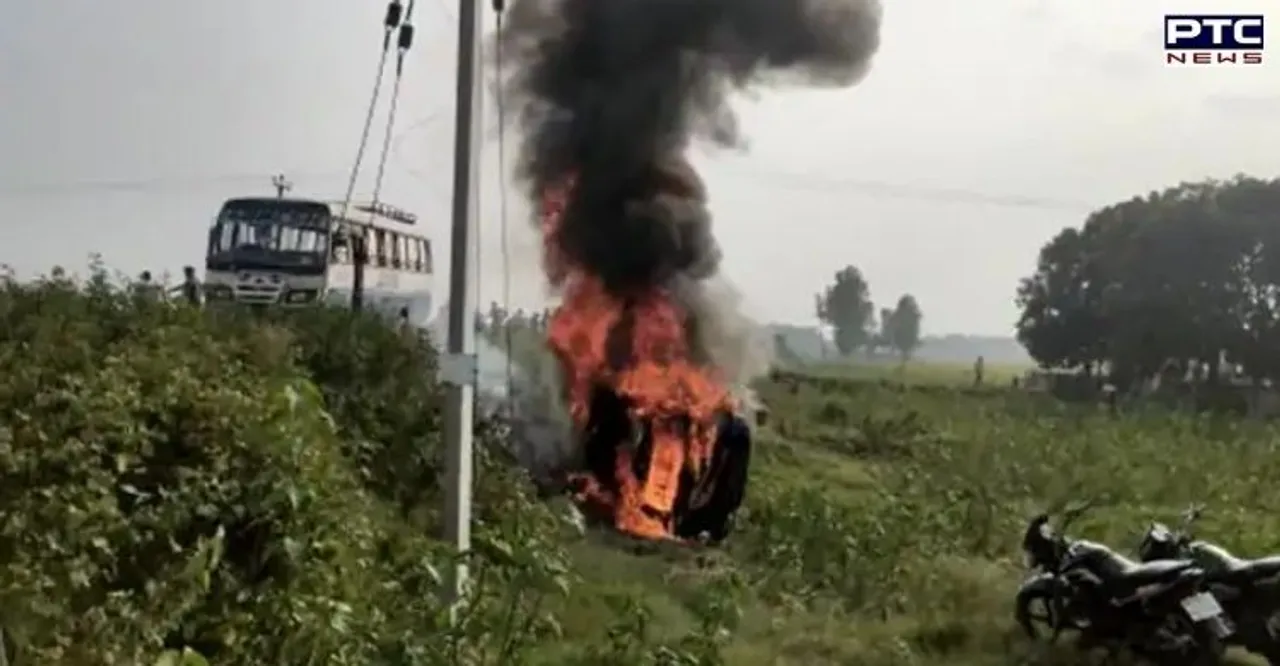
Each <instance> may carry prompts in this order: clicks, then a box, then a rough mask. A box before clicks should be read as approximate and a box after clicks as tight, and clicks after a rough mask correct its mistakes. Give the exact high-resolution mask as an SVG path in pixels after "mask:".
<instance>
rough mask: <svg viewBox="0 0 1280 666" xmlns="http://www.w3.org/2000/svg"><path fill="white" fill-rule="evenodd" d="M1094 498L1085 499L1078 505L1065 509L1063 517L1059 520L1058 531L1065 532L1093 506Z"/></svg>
mask: <svg viewBox="0 0 1280 666" xmlns="http://www.w3.org/2000/svg"><path fill="white" fill-rule="evenodd" d="M1093 505H1094V501H1093V500H1091V499H1090V500H1085V501H1083V502H1080V503H1078V504H1076V506H1074V507H1071V508H1068V509H1065V510H1063V512H1062V519H1061V520H1059V521H1058V531H1059V532H1061V533H1063V534H1065V533H1066V531H1067V527H1068V526H1070V525H1071V524H1072V523H1074V522H1075V521H1076V520H1078V519H1079V518H1080V517H1081V516H1083V515H1084V514H1085V513H1087V512H1088V511H1089V509H1091V508H1093Z"/></svg>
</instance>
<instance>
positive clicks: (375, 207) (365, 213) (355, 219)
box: [222, 197, 418, 233]
mask: <svg viewBox="0 0 1280 666" xmlns="http://www.w3.org/2000/svg"><path fill="white" fill-rule="evenodd" d="M276 204H283V205H286V206H295V207H306V208H311V207H315V208H317V209H319V210H328V212H329V215H330V216H331V217H332V218H334V219H335V220H344V221H346V222H349V223H353V224H364V225H369V226H372V227H375V228H379V229H393V230H396V231H399V232H402V233H403V232H404V231H406V230H405V229H404V228H403V227H405V226H414V225H416V224H417V223H418V216H417V215H414V214H413V213H410V212H409V211H406V210H404V209H402V208H397V207H395V206H392V205H390V204H386V203H381V202H376V203H375V202H371V201H352V202H351V203H350V205H349V206H347V205H344V202H342V201H319V200H316V199H294V198H287V199H286V198H279V197H235V198H233V199H227V200H226V201H224V202H223V203H222V209H223V210H225V209H227V208H240V207H256V206H271V205H276ZM344 209H345V210H344ZM344 212H345V213H346V215H345V216H344V215H343V213H344Z"/></svg>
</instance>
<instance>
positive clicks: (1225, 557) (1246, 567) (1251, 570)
mask: <svg viewBox="0 0 1280 666" xmlns="http://www.w3.org/2000/svg"><path fill="white" fill-rule="evenodd" d="M1194 547H1195V548H1196V550H1197V552H1201V553H1204V554H1206V555H1209V556H1210V558H1211V559H1214V560H1216V561H1218V562H1220V563H1221V564H1222V565H1224V566H1225V570H1224V571H1222V572H1221V573H1220V576H1221V577H1222V578H1225V579H1227V580H1229V581H1232V582H1248V581H1257V580H1261V579H1264V578H1271V577H1274V576H1277V575H1280V555H1270V556H1267V557H1260V558H1258V559H1256V560H1246V559H1244V558H1240V557H1236V556H1235V555H1232V554H1231V553H1229V552H1227V550H1226V549H1225V548H1223V547H1221V546H1216V545H1213V544H1209V543H1206V542H1197V543H1196V544H1195V545H1194Z"/></svg>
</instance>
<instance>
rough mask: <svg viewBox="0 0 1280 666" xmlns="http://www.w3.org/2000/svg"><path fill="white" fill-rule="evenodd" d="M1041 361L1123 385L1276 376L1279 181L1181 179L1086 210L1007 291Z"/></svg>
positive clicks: (1026, 340)
mask: <svg viewBox="0 0 1280 666" xmlns="http://www.w3.org/2000/svg"><path fill="white" fill-rule="evenodd" d="M1017 304H1018V307H1019V308H1020V310H1021V313H1020V316H1019V319H1018V322H1017V337H1018V340H1019V341H1020V342H1021V343H1022V345H1023V346H1024V347H1026V349H1027V352H1028V353H1029V354H1030V355H1031V357H1032V358H1034V359H1035V360H1036V361H1037V362H1038V363H1039V364H1040V365H1041V366H1043V367H1046V368H1058V369H1066V370H1075V371H1079V372H1083V373H1085V374H1091V375H1093V374H1096V375H1098V376H1099V377H1102V376H1105V377H1107V378H1108V380H1109V381H1110V382H1111V383H1112V384H1114V385H1116V386H1117V388H1125V387H1129V386H1132V385H1134V382H1138V381H1144V380H1146V379H1149V378H1152V377H1155V376H1157V375H1162V376H1163V375H1165V374H1166V373H1169V374H1174V375H1178V374H1179V373H1182V374H1181V375H1179V376H1184V377H1185V376H1187V374H1189V373H1191V372H1192V371H1199V372H1202V373H1203V376H1204V379H1205V381H1207V382H1209V383H1217V382H1219V380H1220V379H1221V375H1222V372H1223V370H1224V369H1226V370H1227V371H1229V372H1236V371H1238V372H1240V373H1242V374H1244V375H1245V376H1247V377H1250V378H1252V379H1254V380H1276V379H1280V179H1277V180H1262V179H1258V178H1253V177H1247V176H1237V177H1235V178H1233V179H1231V180H1227V181H1219V180H1206V181H1204V182H1197V183H1182V184H1179V185H1177V186H1175V187H1170V188H1168V189H1166V190H1164V191H1161V192H1152V193H1150V194H1148V195H1146V196H1142V197H1134V198H1133V199H1130V200H1128V201H1124V202H1120V203H1116V204H1112V205H1110V206H1107V207H1105V208H1102V209H1100V210H1097V211H1094V212H1093V213H1091V214H1090V215H1089V216H1088V217H1087V218H1086V219H1085V221H1084V224H1083V225H1081V226H1080V227H1079V228H1066V229H1063V230H1062V231H1061V232H1059V233H1058V234H1057V235H1056V236H1054V237H1053V238H1052V239H1051V240H1049V241H1048V242H1047V243H1046V244H1045V245H1044V246H1043V247H1042V248H1041V250H1040V253H1039V257H1038V261H1037V265H1036V269H1035V272H1034V273H1032V274H1031V275H1030V276H1028V277H1026V278H1024V279H1023V280H1021V282H1020V284H1019V286H1018V290H1017Z"/></svg>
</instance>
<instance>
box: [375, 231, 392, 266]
mask: <svg viewBox="0 0 1280 666" xmlns="http://www.w3.org/2000/svg"><path fill="white" fill-rule="evenodd" d="M373 237H374V246H375V247H374V257H376V259H375V260H376V262H377V264H378V265H379V266H382V267H383V268H385V267H386V265H387V255H389V254H390V252H388V251H387V250H388V248H387V232H386V231H385V230H383V229H377V230H375V231H374V232H373Z"/></svg>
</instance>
